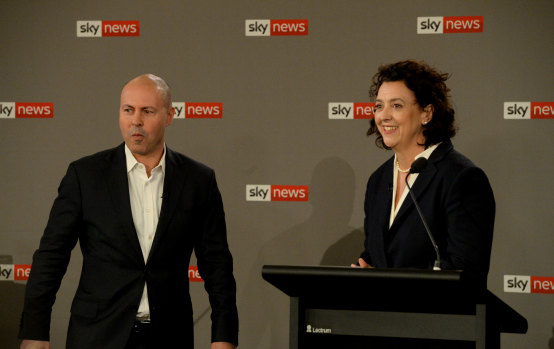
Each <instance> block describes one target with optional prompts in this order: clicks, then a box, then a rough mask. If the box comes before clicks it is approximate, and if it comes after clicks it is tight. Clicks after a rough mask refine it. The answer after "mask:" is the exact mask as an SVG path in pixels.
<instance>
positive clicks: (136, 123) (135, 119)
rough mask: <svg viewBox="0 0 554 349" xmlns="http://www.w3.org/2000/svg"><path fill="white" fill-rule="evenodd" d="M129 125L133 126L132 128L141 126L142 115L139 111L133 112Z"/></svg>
mask: <svg viewBox="0 0 554 349" xmlns="http://www.w3.org/2000/svg"><path fill="white" fill-rule="evenodd" d="M131 123H132V124H133V126H142V123H143V120H142V114H141V112H140V111H139V110H137V111H135V113H134V114H133V117H132V118H131Z"/></svg>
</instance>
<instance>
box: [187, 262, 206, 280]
mask: <svg viewBox="0 0 554 349" xmlns="http://www.w3.org/2000/svg"><path fill="white" fill-rule="evenodd" d="M189 282H204V279H202V277H201V276H200V274H199V273H198V267H197V266H195V265H190V266H189Z"/></svg>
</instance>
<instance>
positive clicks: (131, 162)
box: [125, 143, 167, 173]
mask: <svg viewBox="0 0 554 349" xmlns="http://www.w3.org/2000/svg"><path fill="white" fill-rule="evenodd" d="M166 153H167V149H166V146H165V143H164V152H163V154H162V158H161V159H160V162H159V163H158V164H157V165H156V166H154V168H157V167H160V168H161V169H162V171H163V172H164V173H165V154H166ZM125 160H126V163H127V173H129V172H131V171H132V170H133V169H134V168H135V166H136V165H137V164H139V162H138V161H137V159H135V156H134V155H133V153H131V149H129V147H128V146H127V144H125Z"/></svg>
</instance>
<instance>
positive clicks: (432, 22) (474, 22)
mask: <svg viewBox="0 0 554 349" xmlns="http://www.w3.org/2000/svg"><path fill="white" fill-rule="evenodd" d="M482 32H483V16H457V17H417V33H418V34H453V33H482Z"/></svg>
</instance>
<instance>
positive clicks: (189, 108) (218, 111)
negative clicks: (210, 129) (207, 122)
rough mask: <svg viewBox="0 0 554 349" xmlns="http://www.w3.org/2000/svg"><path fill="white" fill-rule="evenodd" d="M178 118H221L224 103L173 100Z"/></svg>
mask: <svg viewBox="0 0 554 349" xmlns="http://www.w3.org/2000/svg"><path fill="white" fill-rule="evenodd" d="M173 108H175V116H174V118H176V119H221V118H223V103H213V102H210V103H197V102H188V103H185V102H173Z"/></svg>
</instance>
